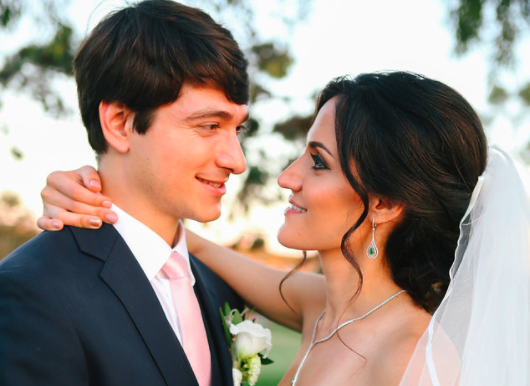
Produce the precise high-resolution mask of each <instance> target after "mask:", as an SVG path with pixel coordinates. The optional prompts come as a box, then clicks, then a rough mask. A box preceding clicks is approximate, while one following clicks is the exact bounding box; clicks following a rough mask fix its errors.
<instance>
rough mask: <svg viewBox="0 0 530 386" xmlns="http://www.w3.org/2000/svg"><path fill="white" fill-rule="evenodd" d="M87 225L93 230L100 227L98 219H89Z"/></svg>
mask: <svg viewBox="0 0 530 386" xmlns="http://www.w3.org/2000/svg"><path fill="white" fill-rule="evenodd" d="M88 223H89V224H90V226H92V227H94V228H99V227H100V226H101V220H100V219H99V218H91V219H90V220H88Z"/></svg>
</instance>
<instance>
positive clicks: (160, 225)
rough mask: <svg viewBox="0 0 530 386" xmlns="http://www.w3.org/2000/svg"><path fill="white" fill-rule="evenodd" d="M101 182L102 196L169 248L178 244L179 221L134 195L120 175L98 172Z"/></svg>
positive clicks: (104, 169) (103, 169)
mask: <svg viewBox="0 0 530 386" xmlns="http://www.w3.org/2000/svg"><path fill="white" fill-rule="evenodd" d="M99 173H100V176H101V180H102V186H103V190H102V192H101V193H102V194H103V195H105V196H107V197H108V198H110V200H111V201H112V202H113V203H114V204H116V205H117V206H118V207H119V208H120V209H121V210H123V211H125V212H126V213H127V214H129V215H130V216H132V217H134V218H135V219H136V220H138V221H140V222H141V223H142V224H144V225H145V226H147V227H148V228H150V229H151V230H152V231H153V232H155V233H156V234H158V235H159V236H160V237H161V238H162V239H163V240H164V241H165V242H166V243H168V245H169V246H170V247H173V246H175V245H176V244H177V242H178V232H177V231H178V226H179V219H178V218H175V217H174V216H172V215H170V214H169V213H167V212H164V211H161V210H159V209H158V208H157V207H156V206H155V205H154V204H153V203H152V202H151V201H150V200H149V198H148V197H147V198H146V197H142V196H140V195H138V194H135V192H134V189H132V188H131V187H130V185H129V184H128V183H127V180H126V179H124V178H123V176H121V175H119V174H120V173H112V172H111V171H110V170H108V169H106V168H100V170H99Z"/></svg>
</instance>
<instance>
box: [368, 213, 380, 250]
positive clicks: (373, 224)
mask: <svg viewBox="0 0 530 386" xmlns="http://www.w3.org/2000/svg"><path fill="white" fill-rule="evenodd" d="M375 228H376V225H375V217H374V218H372V242H371V243H370V245H369V246H368V249H367V250H366V255H367V256H368V258H370V259H376V258H377V256H379V249H377V245H375Z"/></svg>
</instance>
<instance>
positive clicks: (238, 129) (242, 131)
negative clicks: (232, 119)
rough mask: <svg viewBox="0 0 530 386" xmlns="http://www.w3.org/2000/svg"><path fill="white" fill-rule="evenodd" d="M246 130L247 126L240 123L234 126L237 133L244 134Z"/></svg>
mask: <svg viewBox="0 0 530 386" xmlns="http://www.w3.org/2000/svg"><path fill="white" fill-rule="evenodd" d="M247 132H248V127H246V126H244V125H240V126H238V127H236V133H237V135H239V134H245V133H247Z"/></svg>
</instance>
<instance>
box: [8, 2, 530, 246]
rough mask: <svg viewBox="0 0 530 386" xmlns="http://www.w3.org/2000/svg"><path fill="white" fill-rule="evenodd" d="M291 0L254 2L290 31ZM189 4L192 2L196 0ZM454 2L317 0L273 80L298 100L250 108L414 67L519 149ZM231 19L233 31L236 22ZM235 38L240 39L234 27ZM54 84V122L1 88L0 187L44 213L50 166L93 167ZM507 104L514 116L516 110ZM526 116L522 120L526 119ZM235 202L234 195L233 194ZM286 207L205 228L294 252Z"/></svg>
mask: <svg viewBox="0 0 530 386" xmlns="http://www.w3.org/2000/svg"><path fill="white" fill-rule="evenodd" d="M32 1H36V0H32ZM57 1H63V0H57ZM292 1H294V0H284V7H285V8H284V9H279V8H278V7H277V6H275V4H276V2H274V1H257V0H256V1H254V3H255V4H256V7H257V8H258V14H259V15H260V17H259V19H258V20H257V26H258V29H259V30H260V31H261V33H262V34H263V35H264V36H277V34H278V33H282V32H285V31H282V28H284V27H282V25H281V24H280V23H278V21H277V14H278V13H279V12H289V9H290V8H289V4H291V3H292ZM297 1H298V0H297ZM124 3H125V1H124V0H121V1H117V0H104V1H100V0H72V4H71V6H69V7H68V8H66V10H65V12H67V13H68V15H69V16H70V17H72V18H73V20H75V24H76V25H77V28H78V33H79V36H84V35H85V34H86V32H87V31H90V30H91V28H92V27H93V26H94V25H95V24H96V23H97V21H98V20H99V19H100V18H101V16H102V15H104V14H106V13H107V12H109V11H110V10H112V9H114V8H115V7H116V6H118V7H119V6H122V5H123V4H124ZM186 3H187V4H189V5H193V1H186ZM447 3H448V2H446V1H444V0H400V1H395V0H373V1H346V0H342V1H341V0H314V4H313V6H312V9H311V10H310V12H309V14H308V17H307V18H306V19H305V20H303V21H302V22H301V23H300V24H299V25H297V26H296V27H295V28H294V30H293V31H290V32H288V36H289V40H290V44H291V46H292V47H293V52H294V56H295V64H294V65H293V66H292V68H291V70H290V72H289V75H288V77H287V78H285V79H283V80H281V81H275V82H271V83H270V87H271V88H272V89H273V90H274V91H275V92H276V93H277V94H279V95H284V96H289V97H291V98H292V100H291V102H289V103H286V102H282V101H272V102H268V103H264V104H262V105H257V106H251V108H252V109H253V112H254V114H255V116H257V117H258V118H259V119H260V120H261V122H262V125H263V126H264V127H267V125H269V126H270V125H271V124H272V122H273V120H274V121H278V120H281V119H282V118H286V117H288V116H289V115H290V114H292V113H293V112H296V113H301V114H307V113H308V112H311V111H312V109H313V101H312V99H310V98H309V96H310V95H313V94H314V93H315V91H318V90H319V89H321V88H323V87H324V86H325V84H326V83H327V82H328V81H329V80H331V79H332V78H334V77H336V76H341V75H345V74H353V75H355V74H358V73H362V72H371V71H377V70H409V71H414V72H418V73H421V74H424V75H426V76H428V77H431V78H435V79H438V80H440V81H442V82H445V83H447V84H448V85H450V86H452V87H453V88H455V89H456V90H458V91H459V92H460V93H461V94H462V95H463V96H464V97H465V98H466V99H468V101H469V102H470V103H471V104H472V105H473V106H474V107H475V108H476V109H477V110H478V111H479V113H481V112H485V111H487V110H488V109H489V110H488V111H489V114H490V115H492V116H493V117H494V118H495V119H493V120H492V121H491V122H490V121H489V120H488V122H486V124H485V126H486V130H487V132H488V136H489V139H490V143H495V144H499V145H500V146H502V147H504V148H505V149H507V150H509V151H516V150H518V149H519V147H520V146H521V144H522V143H524V139H526V138H527V137H526V134H525V132H528V130H518V131H515V130H510V129H509V128H510V127H511V126H513V122H512V121H510V120H509V119H508V115H509V114H510V112H511V111H510V110H509V111H508V113H506V111H500V110H499V111H495V110H493V111H492V110H491V108H490V107H488V105H487V103H486V99H487V89H486V76H487V70H488V68H487V60H486V59H487V55H488V53H487V52H486V51H480V50H473V51H472V52H471V53H470V54H467V55H465V56H464V57H456V56H455V55H454V54H453V45H454V42H453V37H452V29H451V27H450V25H449V22H448V17H447V14H448V12H447ZM226 26H227V27H228V28H230V25H226ZM35 32H37V33H38V32H39V31H35V27H34V26H32V25H30V24H29V23H27V22H23V25H22V26H21V28H20V30H19V31H17V34H16V35H14V36H13V37H12V38H10V39H9V40H8V41H3V42H2V45H1V48H0V57H1V56H3V55H6V54H8V53H9V52H13V50H15V49H16V47H17V45H19V44H20V43H21V42H23V41H24V39H28V38H29V36H31V35H32V34H34V33H35ZM235 36H236V38H237V37H238V36H237V33H236V34H235ZM527 42H528V39H527V40H526V41H525V42H524V45H523V46H522V47H520V50H524V48H526V47H527V46H528V44H527ZM523 60H524V59H523ZM528 60H530V58H528ZM526 64H528V63H521V65H520V67H519V70H518V71H517V72H516V76H514V77H513V78H511V79H510V81H511V82H513V83H517V82H518V80H519V78H520V80H523V79H526V76H527V75H528V73H525V72H524V71H523V70H522V69H524V68H530V66H527V65H526ZM56 87H57V88H58V89H60V90H61V92H62V94H63V95H64V96H65V99H66V100H67V101H68V104H69V107H70V108H71V109H72V111H73V113H72V114H71V115H70V116H69V117H66V118H61V119H55V118H53V117H51V116H49V115H47V114H45V113H44V112H43V111H42V108H41V107H40V105H39V104H38V103H37V102H35V101H32V100H31V98H29V97H28V96H27V95H21V94H16V93H13V92H10V91H7V92H4V91H3V95H2V98H3V105H2V107H1V109H0V129H3V130H6V129H7V130H8V131H9V134H8V135H3V134H1V130H0V163H1V165H2V168H1V169H0V176H1V178H0V192H1V191H4V190H10V191H14V192H16V193H17V194H19V195H20V197H21V198H22V200H23V202H24V205H25V206H27V207H28V208H29V209H30V210H31V211H32V212H33V213H34V214H35V215H36V216H38V215H40V212H41V204H40V191H41V189H42V188H43V186H44V184H45V179H46V176H47V175H48V174H49V173H50V172H52V171H54V170H71V169H74V168H77V167H80V166H82V165H85V164H89V165H95V160H94V155H93V152H92V150H91V149H90V147H89V146H88V143H87V140H86V134H85V130H84V127H83V126H82V123H81V121H80V118H79V115H78V110H77V104H76V103H77V101H76V91H75V84H74V82H73V80H71V79H70V80H69V79H59V80H58V81H57V83H56ZM508 108H509V109H510V108H512V109H513V112H512V113H513V114H516V112H517V111H516V110H517V107H510V106H509V107H508ZM271 118H272V119H271ZM525 123H526V122H523V123H520V124H521V126H525ZM270 141H271V142H270V148H269V149H268V151H270V154H272V155H273V154H274V153H273V152H274V151H275V150H276V151H278V149H281V146H276V145H277V144H276V143H275V142H274V141H275V140H274V139H270ZM12 146H16V147H17V148H19V149H20V150H21V151H22V152H23V153H24V158H23V160H21V161H17V160H14V159H13V157H11V156H10V154H9V149H10V148H11V147H12ZM231 180H233V181H232V182H231V184H230V185H229V186H228V189H229V191H232V192H235V190H236V188H237V186H238V177H235V178H234V177H232V178H231ZM286 193H288V192H286ZM285 197H287V194H286V195H285ZM233 199H234V197H233V195H230V194H229V195H228V197H227V198H226V201H227V202H230V200H233ZM286 205H287V201H285V202H281V203H278V204H277V205H273V206H271V207H268V208H263V207H255V208H254V211H253V213H252V214H251V216H250V218H249V219H243V218H241V219H239V220H238V221H236V222H235V223H234V224H233V226H232V227H226V226H224V224H226V221H227V219H226V218H227V213H226V212H225V213H224V214H223V216H222V217H221V219H220V220H217V221H216V222H213V223H212V224H210V225H209V226H208V229H206V230H203V231H204V232H205V233H206V235H208V236H210V237H212V238H214V239H216V240H218V241H221V242H228V241H232V240H234V238H235V237H237V235H238V234H239V233H240V232H241V231H242V230H252V231H256V232H261V233H263V234H265V235H268V243H269V247H270V248H271V250H273V251H275V252H278V253H287V251H286V250H284V249H282V248H281V247H280V246H279V245H278V244H277V242H275V238H274V234H275V233H276V230H277V229H278V228H279V226H280V225H281V224H282V222H283V209H284V208H285V207H286ZM190 227H192V228H197V225H195V224H190ZM203 234H204V233H203Z"/></svg>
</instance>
